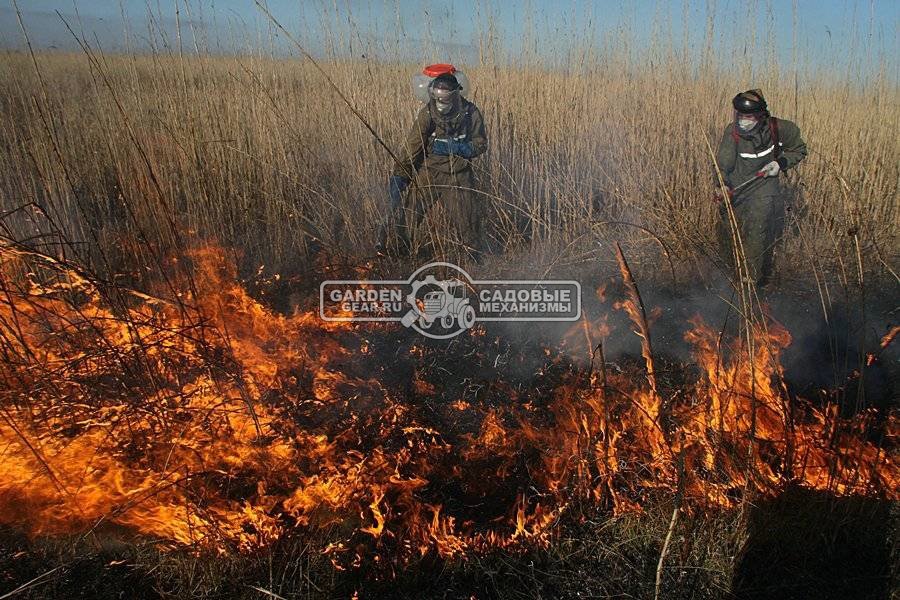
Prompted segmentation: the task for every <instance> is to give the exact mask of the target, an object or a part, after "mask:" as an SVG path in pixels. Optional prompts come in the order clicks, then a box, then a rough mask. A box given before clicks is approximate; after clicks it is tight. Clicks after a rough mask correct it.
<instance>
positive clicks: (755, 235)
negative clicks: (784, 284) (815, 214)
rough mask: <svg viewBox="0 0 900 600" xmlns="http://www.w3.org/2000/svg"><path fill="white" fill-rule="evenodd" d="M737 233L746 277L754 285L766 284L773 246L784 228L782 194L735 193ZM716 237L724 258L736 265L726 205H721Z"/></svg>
mask: <svg viewBox="0 0 900 600" xmlns="http://www.w3.org/2000/svg"><path fill="white" fill-rule="evenodd" d="M732 207H733V209H734V217H735V220H736V221H737V226H738V233H739V235H740V241H741V244H740V247H741V248H742V249H743V255H744V257H745V258H746V260H747V268H748V271H749V273H748V276H749V279H750V280H751V281H752V282H753V283H754V284H756V286H757V287H762V286H764V285H766V284H767V283H768V282H769V281H770V280H771V277H772V273H773V271H774V267H775V264H774V255H775V247H776V245H777V244H778V242H779V240H780V239H781V237H782V234H783V232H784V209H785V205H784V196H783V195H769V196H761V197H752V196H751V197H738V198H736V199H735V200H733V201H732ZM719 212H720V220H719V239H720V246H721V248H722V254H723V258H724V259H725V261H726V262H727V263H728V264H729V265H730V266H731V267H732V269H734V268H735V256H737V254H736V252H735V247H734V243H733V241H734V240H733V239H732V238H733V236H732V227H731V225H730V224H729V218H728V212H727V208H726V207H725V205H724V204H723V205H722V206H721V207H720V210H719Z"/></svg>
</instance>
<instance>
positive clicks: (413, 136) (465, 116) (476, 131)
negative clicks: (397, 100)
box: [393, 98, 488, 180]
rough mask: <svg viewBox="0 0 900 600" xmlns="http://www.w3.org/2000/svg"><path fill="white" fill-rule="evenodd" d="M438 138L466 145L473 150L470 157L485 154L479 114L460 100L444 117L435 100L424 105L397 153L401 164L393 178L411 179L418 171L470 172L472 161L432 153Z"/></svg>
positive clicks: (467, 103)
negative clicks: (467, 143)
mask: <svg viewBox="0 0 900 600" xmlns="http://www.w3.org/2000/svg"><path fill="white" fill-rule="evenodd" d="M438 138H452V139H455V140H456V141H459V142H469V143H470V144H471V145H472V148H473V150H474V154H473V156H472V158H475V157H476V156H479V155H480V154H482V153H484V151H485V150H487V145H488V141H487V135H486V134H485V129H484V118H483V117H482V116H481V111H480V110H478V107H477V106H475V105H474V104H473V103H471V102H469V101H468V100H466V99H465V98H460V104H459V107H458V109H457V110H456V111H454V112H453V114H451V115H449V116H447V117H444V116H443V115H441V114H440V113H438V111H437V109H436V108H435V105H434V100H432V101H431V102H429V103H428V104H427V105H425V106H423V107H422V108H421V109H419V112H418V114H417V115H416V120H415V121H414V122H413V125H412V127H411V128H410V131H409V134H408V135H407V136H406V141H405V142H404V144H403V147H402V148H400V151H399V152H398V153H397V158H398V159H399V160H400V164H396V165H395V166H394V171H393V175H399V176H401V177H403V178H404V179H407V180H411V179H412V178H413V177H414V176H415V174H416V173H418V172H419V170H420V169H424V170H429V171H431V170H433V171H437V172H439V173H447V174H450V173H460V172H463V171H466V170H467V169H471V167H472V164H471V159H466V158H463V157H461V156H455V155H451V156H440V155H437V154H432V153H431V146H432V144H433V143H434V140H436V139H438Z"/></svg>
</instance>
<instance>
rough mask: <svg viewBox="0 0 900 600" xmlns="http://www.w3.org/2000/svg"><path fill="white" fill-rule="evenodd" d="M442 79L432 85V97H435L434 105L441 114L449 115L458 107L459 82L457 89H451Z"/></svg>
mask: <svg viewBox="0 0 900 600" xmlns="http://www.w3.org/2000/svg"><path fill="white" fill-rule="evenodd" d="M449 87H450V86H449V85H445V84H444V82H442V81H435V83H434V84H433V85H432V86H431V97H432V98H433V99H434V107H435V108H436V109H437V111H438V113H440V114H441V115H449V114H450V113H452V112H453V109H454V108H455V107H456V99H457V97H458V96H459V89H458V84H457V88H456V89H449Z"/></svg>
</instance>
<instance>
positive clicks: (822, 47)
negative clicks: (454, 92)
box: [0, 0, 900, 75]
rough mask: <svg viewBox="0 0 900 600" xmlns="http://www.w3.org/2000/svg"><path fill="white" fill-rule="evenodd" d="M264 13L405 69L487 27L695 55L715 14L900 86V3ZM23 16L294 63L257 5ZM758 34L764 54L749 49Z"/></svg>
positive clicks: (496, 1) (320, 42)
mask: <svg viewBox="0 0 900 600" xmlns="http://www.w3.org/2000/svg"><path fill="white" fill-rule="evenodd" d="M267 5H268V7H269V9H270V11H271V12H272V14H273V15H274V16H275V17H276V18H277V19H279V21H281V22H282V24H284V25H285V26H286V27H287V28H288V29H289V30H291V31H292V32H296V33H297V36H298V38H299V39H300V40H301V42H302V43H303V44H304V45H305V46H307V47H308V49H309V50H310V51H312V52H313V53H316V54H322V53H325V52H327V51H328V50H329V46H328V42H327V41H328V40H329V39H330V40H339V48H337V49H336V51H337V52H339V53H341V54H345V55H346V54H348V53H352V54H354V55H358V56H361V55H364V54H365V55H367V56H373V55H374V56H375V57H377V58H383V59H391V58H397V57H396V56H391V54H392V53H394V54H397V53H398V51H399V52H400V53H403V54H406V56H402V57H400V58H406V59H415V55H416V54H430V55H431V56H426V57H422V60H423V61H427V60H430V59H441V58H444V59H446V60H455V61H461V62H465V61H467V60H472V59H473V58H474V54H473V53H474V50H473V46H475V45H476V44H477V41H478V39H479V38H481V39H484V38H486V37H487V36H488V34H489V31H490V28H491V27H493V29H494V31H495V32H496V34H497V35H496V37H497V38H499V39H501V40H503V48H502V49H503V51H504V52H505V53H507V54H509V55H511V56H515V55H516V54H517V53H519V52H521V51H522V45H523V42H522V41H521V40H523V39H526V40H527V39H531V40H535V39H537V40H540V41H539V43H537V44H535V47H536V48H538V50H539V51H546V52H548V53H549V52H552V50H548V49H556V50H558V49H559V48H561V47H566V45H567V44H570V43H571V44H573V45H574V44H577V42H578V40H584V39H587V38H593V39H595V40H602V39H603V37H604V36H609V35H614V34H615V32H616V31H618V30H621V28H623V27H626V28H628V30H629V31H630V32H631V33H632V34H633V36H634V38H635V40H636V41H637V45H638V46H640V45H646V44H647V43H648V41H649V40H650V39H651V37H652V36H653V32H654V30H660V29H662V31H663V32H664V33H665V32H666V31H669V30H670V31H671V32H672V34H673V35H672V36H671V37H672V39H676V40H678V43H679V44H680V43H681V40H682V39H683V35H684V32H685V31H687V35H688V41H689V44H693V45H694V46H700V45H702V43H703V38H704V31H705V28H706V23H707V19H708V17H709V16H710V14H712V15H713V18H714V21H715V24H716V28H715V29H716V32H717V34H716V40H715V43H716V45H717V46H722V47H723V50H724V47H725V46H727V45H729V44H731V48H732V49H733V48H734V47H736V45H740V44H744V45H745V46H746V52H751V53H756V54H760V55H762V54H763V53H765V52H766V51H770V50H771V49H767V48H765V47H764V44H763V42H764V40H765V39H766V38H767V33H768V32H771V34H772V35H774V38H775V39H776V44H775V46H776V47H775V49H774V51H775V52H777V53H778V54H779V56H780V58H781V59H782V60H783V62H784V64H790V57H791V53H792V51H793V46H794V41H795V40H796V42H797V46H798V48H799V49H800V51H801V53H802V54H803V56H805V57H806V59H807V60H810V61H814V62H816V63H817V66H823V65H829V64H833V65H837V66H838V67H840V66H842V65H843V66H847V65H846V61H847V57H848V55H849V53H850V52H852V53H854V55H855V56H856V57H857V59H858V60H860V58H859V57H863V58H862V60H868V61H877V60H879V59H887V60H889V61H891V62H892V69H893V71H894V75H896V74H897V73H896V69H897V66H896V56H897V55H898V54H900V44H898V32H900V0H847V1H845V2H836V1H830V2H829V1H818V2H817V1H814V0H795V1H792V0H781V1H779V0H762V1H756V2H748V1H738V0H677V1H673V2H664V1H658V0H634V1H632V2H613V1H609V0H594V1H589V0H570V1H566V2H556V1H551V0H507V1H500V0H482V1H476V2H467V1H463V0H441V1H435V0H420V1H415V0H267ZM18 6H19V8H20V10H21V12H22V16H23V21H24V23H25V27H26V29H27V30H28V32H29V36H30V38H31V40H32V43H33V44H35V45H36V46H40V47H55V48H61V49H71V48H74V44H73V40H72V37H71V34H69V33H68V31H67V30H66V29H65V26H64V25H63V24H62V22H61V20H60V18H59V17H58V16H57V15H56V14H55V13H56V11H59V12H60V13H61V14H62V15H63V17H65V18H66V20H68V21H69V22H70V24H71V25H72V26H73V28H74V29H75V30H76V31H79V32H83V33H84V34H85V36H86V37H87V38H89V39H90V40H91V41H92V42H94V43H95V44H99V45H101V46H102V47H103V48H104V50H107V51H114V50H122V49H124V48H125V45H126V35H125V32H126V31H127V32H128V37H127V43H128V45H129V46H130V47H132V48H137V49H147V48H148V47H149V46H151V44H152V45H154V46H156V47H157V48H164V47H165V46H166V44H167V43H168V44H169V46H170V47H171V46H174V45H175V44H176V42H175V40H176V39H177V36H176V35H175V34H176V25H175V23H176V9H178V11H179V15H178V16H179V18H180V20H181V24H182V40H183V44H184V47H185V49H186V50H190V49H192V48H193V44H194V39H197V41H198V44H199V46H200V47H201V48H203V49H205V50H208V51H211V52H228V51H234V50H247V49H251V48H260V47H262V48H268V49H270V50H274V51H275V52H276V53H289V52H290V50H289V48H288V47H287V45H286V43H285V42H284V40H283V39H281V38H278V37H273V36H272V35H271V27H270V24H269V23H268V20H267V19H266V17H265V16H264V15H263V13H262V12H261V11H260V10H259V8H258V7H257V6H256V5H255V3H254V1H253V0H92V1H86V0H18ZM123 15H124V18H123ZM126 22H127V24H128V26H127V28H126V27H125V25H124V23H126ZM191 25H192V27H191ZM754 26H755V31H756V36H757V42H756V44H753V43H752V42H750V43H749V44H748V43H746V40H747V39H748V36H749V32H750V31H752V30H753V29H754ZM0 44H2V45H3V46H5V47H21V45H22V34H21V31H20V29H19V26H18V23H17V20H16V18H15V12H14V10H13V2H12V0H0ZM400 48H402V49H403V50H400Z"/></svg>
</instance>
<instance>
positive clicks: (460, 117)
mask: <svg viewBox="0 0 900 600" xmlns="http://www.w3.org/2000/svg"><path fill="white" fill-rule="evenodd" d="M435 66H439V67H440V66H445V67H448V69H447V72H444V73H442V74H440V75H438V76H436V77H434V78H433V79H429V80H428V82H427V85H426V86H424V87H423V89H422V90H421V91H422V92H423V94H427V95H423V96H420V99H422V100H427V103H425V104H424V106H422V108H421V109H420V110H419V112H418V114H417V115H416V119H415V121H414V122H413V124H412V127H411V129H410V131H409V133H408V135H407V136H406V140H405V142H404V144H403V146H402V148H401V149H400V150H399V152H397V154H396V158H397V159H398V161H399V163H398V164H395V165H394V170H393V172H392V174H391V176H390V180H389V183H388V198H389V207H388V215H387V217H386V218H385V220H384V222H383V223H382V224H381V226H380V227H379V231H378V234H377V238H378V239H377V245H376V251H377V252H378V253H379V254H381V253H383V252H385V248H386V246H387V244H388V234H389V231H390V229H391V224H392V222H393V225H394V228H395V230H396V232H397V234H398V237H399V242H400V246H401V250H402V251H408V250H409V248H410V239H409V235H408V230H409V228H411V227H412V226H413V224H415V225H418V224H420V223H421V221H422V219H423V218H424V216H425V215H426V214H427V213H428V211H429V209H430V208H431V207H432V206H434V205H435V204H438V203H440V204H442V205H443V208H444V209H445V210H446V212H447V215H448V217H449V221H450V224H451V229H452V231H449V232H440V233H442V234H444V233H446V234H447V235H446V236H444V235H442V236H440V237H442V238H443V239H445V240H451V241H455V242H456V243H457V244H458V247H457V248H456V250H457V254H458V255H460V256H461V257H462V258H470V259H473V260H476V261H477V260H480V257H481V254H482V252H483V250H484V239H483V238H484V221H485V219H486V218H487V210H486V209H485V200H484V197H483V196H482V195H479V194H478V193H477V192H476V187H477V178H476V173H475V170H474V169H473V166H472V161H473V160H474V159H475V158H476V157H478V156H480V155H481V154H483V153H484V152H485V150H487V146H488V140H487V135H486V133H485V126H484V118H483V117H482V115H481V111H479V110H478V107H476V106H475V104H473V103H472V102H470V101H469V100H467V99H466V98H464V97H463V95H462V92H463V86H462V85H461V84H460V81H459V80H458V79H457V77H456V76H455V75H454V73H455V69H454V68H453V67H451V66H449V65H435ZM460 75H461V74H460ZM418 77H421V76H418ZM414 87H415V82H414ZM411 184H412V188H411V194H410V196H411V200H412V202H411V204H412V205H413V206H412V218H409V219H406V218H404V215H403V211H402V203H403V201H402V194H403V192H404V190H406V189H407V187H409V186H410V185H411Z"/></svg>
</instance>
